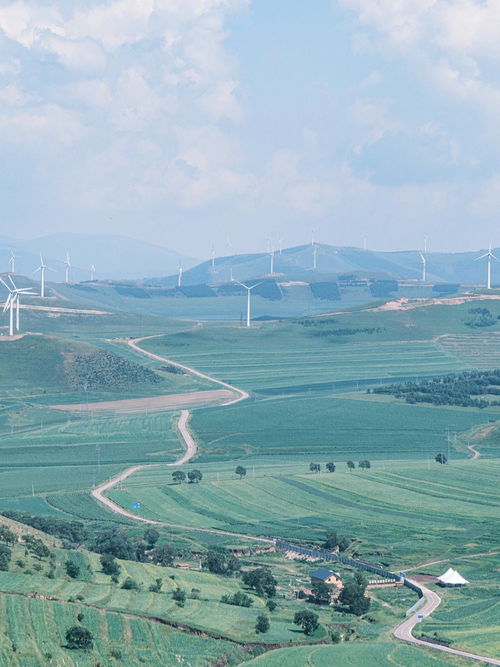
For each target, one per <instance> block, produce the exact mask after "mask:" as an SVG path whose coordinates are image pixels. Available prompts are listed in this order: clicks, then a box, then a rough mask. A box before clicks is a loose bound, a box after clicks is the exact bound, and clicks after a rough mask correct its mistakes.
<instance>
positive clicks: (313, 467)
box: [309, 463, 321, 472]
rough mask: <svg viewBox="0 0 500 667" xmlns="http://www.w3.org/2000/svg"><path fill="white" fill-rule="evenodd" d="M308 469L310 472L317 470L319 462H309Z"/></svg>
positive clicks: (319, 467) (319, 468) (318, 469)
mask: <svg viewBox="0 0 500 667" xmlns="http://www.w3.org/2000/svg"><path fill="white" fill-rule="evenodd" d="M309 470H310V471H311V472H319V471H320V470H321V466H320V464H319V463H310V464H309Z"/></svg>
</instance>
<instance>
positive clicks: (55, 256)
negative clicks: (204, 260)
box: [0, 233, 198, 282]
mask: <svg viewBox="0 0 500 667" xmlns="http://www.w3.org/2000/svg"><path fill="white" fill-rule="evenodd" d="M66 251H68V252H69V256H70V261H71V266H72V268H71V279H72V280H73V281H81V280H89V278H90V266H91V265H92V264H93V265H94V266H95V267H96V274H95V275H96V279H99V280H100V279H115V280H122V279H132V280H139V279H141V278H143V277H144V276H148V275H168V274H170V273H173V272H174V271H176V270H177V267H178V265H179V259H180V260H181V261H182V264H183V266H185V267H190V266H193V265H194V264H196V263H197V262H198V260H196V259H193V258H191V257H188V256H186V255H182V254H180V253H178V252H176V251H175V250H170V249H167V248H162V247H160V246H157V245H153V244H151V243H147V242H145V241H141V240H139V239H132V238H130V237H128V236H119V235H107V234H103V235H98V234H93V235H91V234H73V233H63V234H51V235H49V236H42V237H39V238H34V239H11V238H7V237H1V238H0V271H7V270H8V268H9V259H10V256H11V252H13V253H14V255H15V256H16V263H15V269H16V271H15V272H16V273H17V274H24V275H26V276H32V275H33V271H34V270H35V269H36V268H37V267H38V266H39V265H40V253H42V255H43V259H44V262H45V263H46V264H47V266H49V267H51V268H53V269H55V272H52V271H50V272H48V273H47V280H51V281H57V282H61V281H62V280H64V260H65V258H66Z"/></svg>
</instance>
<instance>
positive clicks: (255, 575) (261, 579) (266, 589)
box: [243, 567, 278, 598]
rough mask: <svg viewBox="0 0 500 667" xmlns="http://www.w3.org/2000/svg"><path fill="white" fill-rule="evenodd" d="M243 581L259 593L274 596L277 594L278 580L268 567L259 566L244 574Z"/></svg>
mask: <svg viewBox="0 0 500 667" xmlns="http://www.w3.org/2000/svg"><path fill="white" fill-rule="evenodd" d="M243 583H244V584H245V586H248V587H249V588H253V589H254V590H255V592H256V593H257V595H260V596H263V597H268V598H272V597H274V596H275V595H276V585H277V583H278V582H277V581H276V579H275V578H274V577H273V575H272V574H271V571H270V570H269V569H268V568H267V567H259V568H257V569H256V570H249V571H248V572H245V573H244V574H243Z"/></svg>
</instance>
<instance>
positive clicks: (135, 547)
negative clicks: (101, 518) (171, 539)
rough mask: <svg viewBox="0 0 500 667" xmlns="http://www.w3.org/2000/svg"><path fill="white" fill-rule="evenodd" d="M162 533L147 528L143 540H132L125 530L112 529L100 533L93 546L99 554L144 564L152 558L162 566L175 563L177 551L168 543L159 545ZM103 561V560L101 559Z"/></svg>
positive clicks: (139, 538)
mask: <svg viewBox="0 0 500 667" xmlns="http://www.w3.org/2000/svg"><path fill="white" fill-rule="evenodd" d="M159 538H160V533H159V532H158V531H157V530H156V528H153V527H151V528H147V530H146V531H145V532H144V534H143V536H142V538H141V537H134V538H131V537H130V536H129V535H128V534H127V533H126V532H125V531H124V530H122V529H120V528H112V529H108V530H105V531H103V532H102V533H98V534H97V536H96V538H95V539H94V542H93V544H92V545H91V546H92V549H93V551H96V552H97V553H99V554H103V555H109V556H114V557H115V558H122V559H123V560H136V561H140V562H144V561H146V560H148V558H149V557H152V559H153V561H155V562H156V563H160V564H161V565H171V564H172V563H173V562H174V557H175V551H174V550H173V549H172V547H171V545H170V544H168V543H164V542H162V543H159ZM101 561H102V559H101Z"/></svg>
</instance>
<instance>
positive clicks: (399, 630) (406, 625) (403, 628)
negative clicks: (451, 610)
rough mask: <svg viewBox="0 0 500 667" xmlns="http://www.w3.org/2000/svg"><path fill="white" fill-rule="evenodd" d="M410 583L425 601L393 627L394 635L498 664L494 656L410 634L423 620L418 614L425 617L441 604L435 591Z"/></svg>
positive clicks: (430, 646)
mask: <svg viewBox="0 0 500 667" xmlns="http://www.w3.org/2000/svg"><path fill="white" fill-rule="evenodd" d="M408 581H411V579H409V580H408ZM412 583H414V584H416V585H417V586H419V587H420V588H421V589H422V592H423V594H424V597H425V602H424V604H423V605H422V606H420V607H419V608H418V610H417V611H416V612H415V613H414V614H412V615H411V616H409V617H408V618H406V619H405V620H404V621H403V622H402V623H400V624H399V625H398V626H397V627H396V628H395V630H394V636H395V637H396V638H397V639H401V640H402V641H405V642H409V643H411V644H417V645H419V646H425V647H426V648H431V649H434V650H436V651H443V652H444V653H451V654H452V655H458V656H460V657H462V658H470V659H472V660H478V661H480V662H484V663H487V664H489V665H500V660H496V659H495V658H487V657H485V656H481V655H476V654H475V653H467V652H466V651H459V650H457V649H454V648H448V647H447V646H439V645H438V644H432V643H431V642H426V641H424V640H423V639H416V638H415V637H414V636H413V634H412V633H413V629H414V627H415V626H416V625H417V624H418V623H420V621H422V620H424V619H423V618H419V616H423V617H424V618H426V617H427V616H429V615H430V614H432V612H433V611H435V610H436V609H437V608H438V607H439V605H440V604H441V598H440V597H439V595H438V594H437V593H435V592H434V591H431V590H430V589H429V588H426V587H425V586H422V584H419V583H417V582H412Z"/></svg>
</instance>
